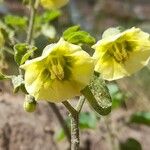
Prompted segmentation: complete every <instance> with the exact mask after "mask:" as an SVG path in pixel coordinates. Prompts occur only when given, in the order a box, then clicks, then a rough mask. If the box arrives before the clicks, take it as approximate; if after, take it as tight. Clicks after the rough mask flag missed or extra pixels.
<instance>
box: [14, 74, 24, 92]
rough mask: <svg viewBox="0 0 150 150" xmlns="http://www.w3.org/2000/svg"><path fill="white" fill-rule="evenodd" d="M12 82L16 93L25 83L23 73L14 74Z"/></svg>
mask: <svg viewBox="0 0 150 150" xmlns="http://www.w3.org/2000/svg"><path fill="white" fill-rule="evenodd" d="M12 84H13V87H14V93H17V92H18V91H19V89H20V88H21V86H22V85H24V80H23V76H22V75H18V76H13V77H12Z"/></svg>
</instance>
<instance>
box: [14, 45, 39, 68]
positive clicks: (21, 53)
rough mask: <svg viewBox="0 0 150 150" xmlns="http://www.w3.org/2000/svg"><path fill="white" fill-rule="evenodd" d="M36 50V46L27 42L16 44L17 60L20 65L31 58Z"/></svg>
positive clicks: (15, 56)
mask: <svg viewBox="0 0 150 150" xmlns="http://www.w3.org/2000/svg"><path fill="white" fill-rule="evenodd" d="M35 50H37V48H36V47H34V46H31V45H28V44H26V43H19V44H16V45H15V46H14V51H15V55H14V58H15V61H16V62H17V63H18V65H22V64H23V63H24V62H25V61H26V60H28V59H29V57H30V56H32V54H33V52H34V51H35Z"/></svg>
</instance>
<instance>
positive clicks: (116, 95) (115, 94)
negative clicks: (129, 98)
mask: <svg viewBox="0 0 150 150" xmlns="http://www.w3.org/2000/svg"><path fill="white" fill-rule="evenodd" d="M107 86H108V89H109V92H110V95H111V98H112V108H113V109H115V108H118V107H120V106H122V105H123V104H124V97H125V95H124V93H122V92H121V91H120V90H119V88H118V86H117V84H112V83H111V84H108V85H107Z"/></svg>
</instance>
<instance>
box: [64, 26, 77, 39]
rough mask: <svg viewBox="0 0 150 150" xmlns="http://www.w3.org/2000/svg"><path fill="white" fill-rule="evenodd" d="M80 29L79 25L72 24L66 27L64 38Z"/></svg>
mask: <svg viewBox="0 0 150 150" xmlns="http://www.w3.org/2000/svg"><path fill="white" fill-rule="evenodd" d="M79 30H80V26H79V25H76V26H72V27H70V28H68V29H66V30H65V31H64V33H63V37H64V39H68V38H69V36H70V34H72V33H74V32H77V31H79Z"/></svg>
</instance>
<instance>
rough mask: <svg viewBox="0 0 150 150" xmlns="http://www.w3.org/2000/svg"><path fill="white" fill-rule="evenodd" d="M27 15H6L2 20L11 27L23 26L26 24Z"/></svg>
mask: <svg viewBox="0 0 150 150" xmlns="http://www.w3.org/2000/svg"><path fill="white" fill-rule="evenodd" d="M27 20H28V19H27V17H20V16H15V15H6V16H5V18H4V22H5V23H6V24H7V25H9V26H12V27H16V26H18V27H25V26H26V25H27Z"/></svg>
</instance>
